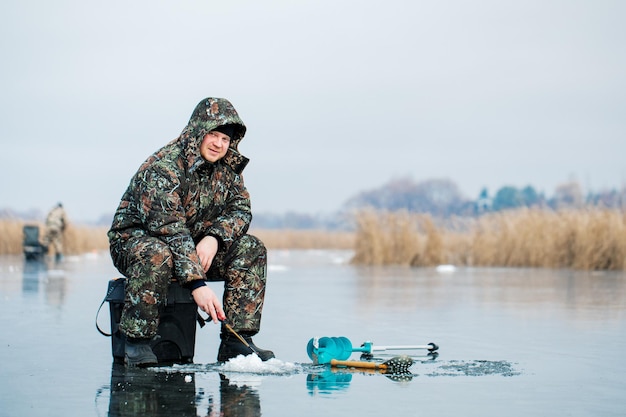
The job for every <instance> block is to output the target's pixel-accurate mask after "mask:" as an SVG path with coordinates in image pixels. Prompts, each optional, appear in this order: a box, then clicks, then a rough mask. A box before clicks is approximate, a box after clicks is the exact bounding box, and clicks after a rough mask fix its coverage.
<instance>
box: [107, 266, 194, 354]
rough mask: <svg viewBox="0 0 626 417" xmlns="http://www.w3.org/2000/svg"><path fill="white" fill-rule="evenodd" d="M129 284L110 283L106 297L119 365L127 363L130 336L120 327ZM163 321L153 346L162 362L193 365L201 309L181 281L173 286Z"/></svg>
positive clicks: (113, 343) (112, 340) (114, 281)
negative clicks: (181, 284) (126, 285)
mask: <svg viewBox="0 0 626 417" xmlns="http://www.w3.org/2000/svg"><path fill="white" fill-rule="evenodd" d="M125 284H126V279H125V278H116V279H112V280H110V281H109V288H108V291H107V295H106V297H105V301H108V302H109V308H110V311H111V347H112V351H113V361H114V362H115V363H123V362H124V345H125V342H126V336H125V335H124V334H122V332H120V331H119V324H120V318H121V316H122V308H123V307H124V288H125ZM160 318H161V319H160V322H159V327H158V330H157V336H156V337H155V338H154V339H153V340H152V342H151V343H150V346H151V347H152V351H153V352H154V354H155V355H156V357H157V359H158V360H159V363H160V364H173V363H192V362H193V355H194V349H195V344H196V320H197V318H198V307H197V305H196V303H195V301H194V300H193V297H192V296H191V291H189V290H188V289H187V288H184V287H181V286H180V285H179V284H178V283H177V282H172V283H170V286H169V289H168V293H167V304H166V305H165V307H164V308H163V310H162V312H161V316H160Z"/></svg>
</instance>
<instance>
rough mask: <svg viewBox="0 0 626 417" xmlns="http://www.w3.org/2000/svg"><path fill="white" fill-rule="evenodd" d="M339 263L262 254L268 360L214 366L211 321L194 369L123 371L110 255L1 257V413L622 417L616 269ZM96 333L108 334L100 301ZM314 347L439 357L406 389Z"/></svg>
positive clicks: (417, 362)
mask: <svg viewBox="0 0 626 417" xmlns="http://www.w3.org/2000/svg"><path fill="white" fill-rule="evenodd" d="M350 255H351V254H350V252H341V251H339V252H337V251H270V253H269V257H268V259H269V268H268V269H269V276H268V288H267V295H266V304H265V310H264V316H263V325H262V326H263V328H262V330H261V333H260V334H259V335H257V336H256V337H255V343H256V344H257V345H258V346H260V347H262V348H268V349H272V350H273V351H274V352H275V353H276V357H277V359H275V360H271V361H269V362H266V363H261V362H258V361H255V358H254V357H248V358H245V359H241V358H240V359H238V360H236V361H233V362H229V363H226V364H223V365H217V364H215V359H216V356H217V347H218V345H219V336H218V335H219V328H218V326H217V325H213V324H207V325H206V326H205V327H203V328H200V327H198V328H197V334H196V345H195V357H194V363H193V364H187V365H174V366H170V367H161V368H151V369H145V370H133V371H129V370H126V369H125V368H124V367H123V366H118V365H114V364H113V363H112V357H111V342H110V339H109V338H106V337H104V336H102V335H100V334H99V333H98V332H97V331H96V328H95V318H96V311H97V309H98V306H99V305H100V303H101V302H102V299H103V297H104V295H105V292H106V289H107V282H108V280H109V279H111V278H114V277H118V276H120V275H119V273H118V272H117V271H116V270H115V269H114V267H113V266H112V264H111V262H110V259H109V257H108V254H107V253H101V254H100V253H99V254H89V255H84V256H80V257H67V258H65V259H64V260H63V261H61V262H60V263H58V264H54V263H51V262H45V263H42V264H37V263H35V264H33V263H26V262H25V261H24V259H23V257H21V256H0V299H1V301H2V302H1V303H0V315H1V317H2V329H1V332H0V354H1V355H2V365H1V367H0V369H1V370H2V382H1V383H0V384H1V389H0V416H7V417H9V416H11V417H14V416H16V417H17V416H48V417H50V416H64V417H65V416H68V415H76V416H78V415H80V416H219V415H223V416H240V415H246V416H257V415H263V416H317V415H323V416H346V415H358V416H383V415H384V416H387V415H393V416H429V417H430V416H455V417H456V416H459V415H480V416H502V415H506V416H524V417H526V416H557V415H558V416H562V415H567V416H585V417H586V416H624V415H626V395H625V393H626V355H625V352H626V274H624V273H623V272H582V271H569V270H545V269H498V268H457V269H455V268H439V269H436V268H429V269H426V268H408V267H355V266H352V265H349V264H348V262H347V261H348V260H349V258H350ZM211 285H212V287H213V288H214V289H216V290H219V291H220V292H221V287H220V284H219V283H215V284H211ZM98 323H99V324H100V326H101V327H103V328H104V329H107V330H108V326H109V317H108V305H107V304H105V305H104V307H103V309H102V311H101V313H100V315H99V318H98ZM323 336H327V337H338V336H343V337H346V338H348V339H349V340H350V341H351V342H352V344H353V345H355V346H359V345H360V344H361V343H363V342H365V341H371V342H372V343H373V344H374V345H375V346H376V345H379V346H388V345H416V344H417V345H425V344H427V343H430V342H434V343H436V344H438V345H439V351H438V353H439V354H438V355H427V351H424V350H422V351H417V350H416V351H411V352H408V353H410V354H412V356H413V359H414V364H413V365H412V366H411V368H410V373H409V374H408V375H403V376H402V378H396V377H392V376H390V375H385V374H381V373H379V372H374V371H366V370H332V369H330V368H329V367H328V366H327V365H313V363H312V361H311V359H310V358H309V356H308V354H307V343H308V342H309V340H310V339H312V338H314V337H323ZM384 354H387V355H389V353H388V352H383V355H384ZM389 357H391V356H382V355H381V360H385V359H386V358H389ZM358 358H359V356H358V353H355V354H354V355H353V357H352V358H351V359H358Z"/></svg>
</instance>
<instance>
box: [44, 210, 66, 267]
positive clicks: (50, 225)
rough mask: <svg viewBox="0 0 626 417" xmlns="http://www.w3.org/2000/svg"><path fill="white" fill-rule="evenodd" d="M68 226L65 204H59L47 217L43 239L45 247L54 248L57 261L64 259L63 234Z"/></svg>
mask: <svg viewBox="0 0 626 417" xmlns="http://www.w3.org/2000/svg"><path fill="white" fill-rule="evenodd" d="M66 225H67V217H66V214H65V210H64V209H63V204H61V203H58V204H57V205H56V206H54V207H53V208H52V210H50V212H49V213H48V217H46V233H45V235H44V238H43V242H42V243H43V245H44V246H46V247H48V248H49V247H50V246H51V245H52V246H53V247H54V254H55V255H54V256H55V259H56V260H57V261H59V260H61V258H62V257H63V232H64V231H65V226H66Z"/></svg>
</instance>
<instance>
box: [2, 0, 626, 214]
mask: <svg viewBox="0 0 626 417" xmlns="http://www.w3.org/2000/svg"><path fill="white" fill-rule="evenodd" d="M625 12H626V2H624V1H621V0H615V1H607V0H587V1H582V0H523V1H522V0H519V1H504V0H476V1H468V0H452V1H442V0H440V1H435V0H433V1H420V0H412V1H400V0H386V1H384V2H383V1H377V2H374V1H369V0H358V1H357V0H315V1H308V0H305V1H295V0H289V1H287V0H283V1H281V0H266V1H259V0H256V1H253V0H249V1H248V0H240V1H238V0H229V1H217V0H176V1H173V0H169V1H159V0H133V1H118V0H113V1H106V2H93V1H85V0H76V1H74V0H55V1H48V0H3V1H2V2H0V59H1V60H2V61H1V62H2V64H1V65H0V85H1V94H0V140H1V141H2V152H1V155H0V178H1V181H2V183H1V187H2V189H3V190H4V191H5V192H4V193H3V196H2V197H1V198H0V208H3V207H5V208H6V207H10V208H13V209H15V210H18V211H22V210H28V209H33V208H34V209H40V210H42V211H44V212H45V211H47V210H48V209H49V208H50V207H51V206H53V205H54V204H55V203H56V202H57V201H62V202H63V203H64V205H65V207H66V209H67V210H68V212H69V214H70V217H71V218H72V219H74V220H77V221H83V220H84V221H90V220H95V219H97V218H98V217H99V216H100V215H102V214H109V213H112V212H113V211H114V210H115V208H116V207H117V204H118V202H119V198H120V197H121V195H122V193H123V191H124V189H125V188H126V186H127V184H128V181H129V179H130V177H131V176H132V174H133V173H134V172H135V171H136V169H137V168H138V166H139V164H140V163H141V162H143V160H144V159H145V158H146V157H147V156H148V155H149V154H151V153H152V152H153V151H155V150H156V149H158V148H159V147H160V146H162V145H163V144H165V143H166V142H168V141H170V140H171V139H173V138H175V137H176V136H177V135H178V134H179V133H180V131H181V130H182V129H183V127H184V126H185V124H186V123H187V120H188V118H189V116H190V115H191V112H192V110H193V108H194V106H195V105H196V103H197V102H198V101H200V100H201V99H202V98H204V97H207V96H216V97H226V98H228V99H229V100H231V101H232V102H233V104H234V105H235V107H236V108H237V110H238V111H239V113H240V115H241V116H242V118H243V120H244V122H245V123H246V125H247V126H248V134H247V135H246V138H245V139H244V141H243V143H242V145H241V147H240V150H241V151H242V153H244V154H245V155H246V156H248V157H249V158H250V159H251V162H250V164H249V165H248V168H246V171H245V178H246V184H247V186H248V189H249V190H250V192H251V194H252V204H253V210H255V211H257V212H276V213H282V212H285V211H291V210H294V211H298V212H308V213H318V212H332V211H334V210H336V209H338V208H340V206H341V205H342V204H343V203H344V202H345V201H346V200H347V199H348V198H349V197H351V196H353V195H354V194H356V193H358V192H360V191H363V190H369V189H372V188H376V187H380V186H381V185H382V184H384V183H386V182H388V181H389V180H391V179H393V178H399V177H410V178H412V179H413V180H415V181H422V180H427V179H435V178H448V179H451V180H452V181H454V182H456V183H457V184H458V185H459V187H460V188H461V190H462V192H463V193H464V194H465V195H466V196H467V197H468V198H475V197H476V196H477V195H478V193H479V192H480V190H481V188H482V187H488V189H489V191H490V192H491V193H492V194H493V193H495V191H497V189H498V188H500V187H502V186H505V185H512V186H516V187H523V186H525V185H529V184H530V185H533V186H534V187H536V188H537V189H538V190H539V191H543V192H545V193H546V194H547V195H551V194H552V193H553V191H554V187H555V186H556V185H558V184H560V183H563V182H566V181H569V180H571V179H574V180H578V181H579V182H580V183H581V184H582V185H583V187H585V189H592V190H600V189H606V188H615V187H621V186H622V185H624V184H625V183H626V164H625V162H626V157H625V155H626V50H625V48H626V42H625V40H626V25H624V16H626V13H625Z"/></svg>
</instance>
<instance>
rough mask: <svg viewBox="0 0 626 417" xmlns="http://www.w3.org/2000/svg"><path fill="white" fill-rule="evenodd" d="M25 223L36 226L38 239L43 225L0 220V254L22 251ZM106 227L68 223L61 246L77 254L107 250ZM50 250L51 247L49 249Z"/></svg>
mask: <svg viewBox="0 0 626 417" xmlns="http://www.w3.org/2000/svg"><path fill="white" fill-rule="evenodd" d="M25 225H33V226H38V227H39V231H40V235H39V236H40V239H41V238H43V234H44V231H45V226H44V225H42V224H39V223H33V222H26V223H25V222H23V221H19V220H0V254H3V255H8V254H12V255H17V254H21V253H23V250H24V246H23V245H24V243H23V242H24V235H23V228H24V226H25ZM106 232H107V228H104V227H89V226H79V225H74V224H71V223H70V224H69V225H68V226H67V227H66V229H65V231H64V232H63V247H64V252H65V254H66V255H77V254H81V253H87V252H92V251H101V250H108V248H109V242H108V239H107V235H106ZM50 251H51V252H52V249H50Z"/></svg>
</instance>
